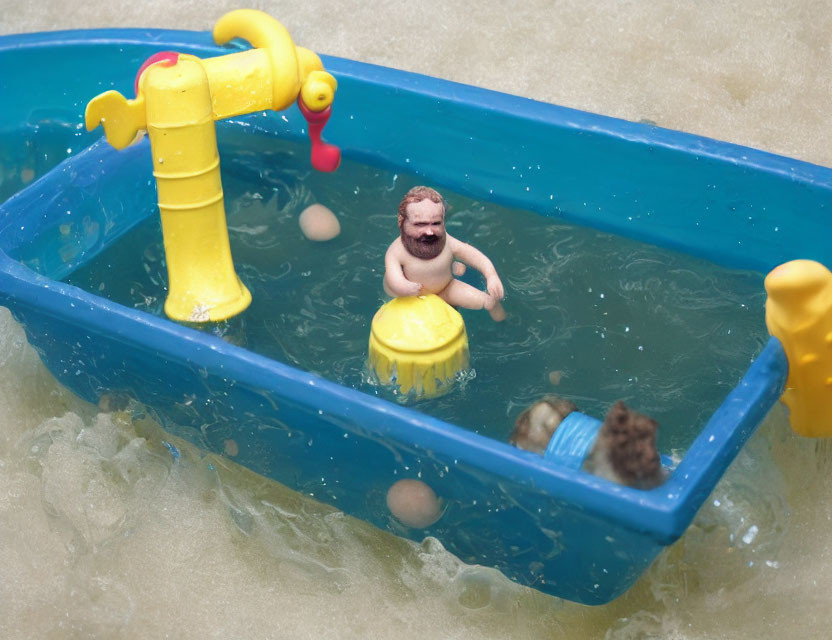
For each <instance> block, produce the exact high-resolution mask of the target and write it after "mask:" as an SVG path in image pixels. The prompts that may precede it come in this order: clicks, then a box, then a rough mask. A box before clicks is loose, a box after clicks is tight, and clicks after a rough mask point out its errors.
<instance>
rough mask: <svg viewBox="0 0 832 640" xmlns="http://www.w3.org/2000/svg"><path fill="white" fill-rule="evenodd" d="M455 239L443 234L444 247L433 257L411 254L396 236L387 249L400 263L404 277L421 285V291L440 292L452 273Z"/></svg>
mask: <svg viewBox="0 0 832 640" xmlns="http://www.w3.org/2000/svg"><path fill="white" fill-rule="evenodd" d="M456 242H457V241H456V240H455V239H454V238H452V237H451V236H450V235H448V234H445V247H444V248H443V249H442V253H440V254H439V255H438V256H436V257H435V258H431V259H430V260H425V259H423V258H417V257H416V256H414V255H412V254H411V253H410V252H409V251H408V250H407V249H405V247H404V245H403V244H402V239H401V238H396V240H395V241H394V242H393V244H392V245H391V246H390V249H389V251H392V252H393V256H394V257H395V258H396V260H397V261H398V262H399V263H400V264H401V266H402V271H403V272H404V276H405V278H407V279H408V280H410V281H411V282H418V283H420V284H421V285H422V293H423V294H427V293H437V294H438V293H440V292H441V291H443V290H444V289H445V287H447V286H448V285H449V284H450V283H451V280H453V274H452V273H451V264H452V263H453V259H454V252H453V246H454V244H455V243H456Z"/></svg>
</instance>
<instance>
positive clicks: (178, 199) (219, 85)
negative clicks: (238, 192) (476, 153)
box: [84, 9, 341, 322]
mask: <svg viewBox="0 0 832 640" xmlns="http://www.w3.org/2000/svg"><path fill="white" fill-rule="evenodd" d="M236 37H242V38H245V39H246V40H248V41H249V42H250V43H251V44H252V45H254V46H255V47H257V48H255V49H252V50H249V51H240V52H237V53H229V54H226V55H222V56H217V57H214V58H207V59H200V58H196V57H194V56H190V55H186V54H181V55H180V54H177V53H175V52H160V53H159V54H156V55H154V56H152V57H151V58H149V59H148V60H147V61H146V62H145V65H143V66H142V68H141V69H140V71H139V74H138V77H137V81H136V97H135V99H127V98H125V97H124V96H122V95H121V94H120V93H118V92H117V91H106V92H104V93H102V94H100V95H98V96H96V97H95V98H93V99H92V100H90V102H89V103H88V104H87V109H86V112H85V115H84V118H85V121H86V126H87V129H88V130H90V131H92V130H93V129H94V128H95V127H97V126H98V125H99V124H101V125H103V127H104V132H105V134H106V136H107V140H108V141H109V142H110V144H112V145H113V146H114V147H115V148H116V149H123V148H124V147H126V146H127V145H129V144H131V143H132V142H133V141H134V140H135V139H136V134H137V133H138V132H139V131H141V130H143V129H147V132H148V134H149V137H150V147H151V153H152V154H153V175H154V176H155V177H156V183H157V186H158V194H159V211H160V213H161V217H162V232H163V235H164V243H165V255H166V257H167V266H168V297H167V301H166V302H165V313H166V314H167V315H168V316H169V317H170V318H173V319H174V320H180V321H185V322H207V321H213V322H215V321H219V320H224V319H226V318H229V317H231V316H233V315H236V314H238V313H240V312H241V311H243V310H245V309H246V308H247V307H248V305H249V304H250V303H251V294H250V293H249V291H248V289H246V287H245V286H244V285H243V283H242V282H240V279H239V278H238V277H237V273H236V272H235V270H234V263H233V262H232V260H231V248H230V246H229V242H228V231H227V227H226V221H225V205H224V202H223V193H222V183H221V182H220V166H219V153H218V152H217V139H216V132H215V128H214V121H215V120H221V119H223V118H229V117H232V116H236V115H241V114H245V113H251V112H253V111H263V110H266V109H273V110H282V109H286V108H288V107H290V106H291V105H292V104H294V102H295V101H296V100H297V101H298V102H299V106H301V107H302V109H301V113H303V115H304V117H305V118H306V119H307V121H308V131H309V137H310V141H311V143H312V148H311V158H310V159H311V162H312V166H314V167H315V168H316V169H318V170H319V171H334V170H335V169H336V168H337V166H338V163H339V162H340V158H341V153H340V151H339V150H338V149H337V147H335V146H333V145H328V144H326V143H324V142H323V141H322V140H321V138H320V136H321V133H320V132H321V129H322V128H323V126H324V123H325V122H326V119H327V118H329V106H330V105H331V103H332V99H333V96H334V95H335V90H336V87H337V83H336V82H335V78H333V77H332V76H331V75H330V74H328V73H327V72H326V71H324V70H323V65H322V64H321V59H320V58H319V57H318V56H317V55H316V54H315V53H313V52H312V51H309V50H308V49H304V48H303V47H296V46H295V44H294V42H292V39H291V37H290V36H289V33H288V31H286V28H285V27H284V26H283V25H282V24H280V23H279V22H278V21H277V20H275V19H274V18H272V17H271V16H269V15H267V14H265V13H263V12H262V11H255V10H252V9H238V10H236V11H232V12H230V13H227V14H226V15H224V16H223V17H222V18H220V20H219V21H218V22H217V24H216V26H215V28H214V39H215V41H216V42H217V43H219V44H223V43H225V42H228V41H229V40H231V39H233V38H236ZM148 65H149V66H148Z"/></svg>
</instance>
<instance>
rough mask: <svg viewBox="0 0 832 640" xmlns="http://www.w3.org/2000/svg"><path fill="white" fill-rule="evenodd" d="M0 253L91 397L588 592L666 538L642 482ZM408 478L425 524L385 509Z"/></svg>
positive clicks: (419, 534) (51, 357)
mask: <svg viewBox="0 0 832 640" xmlns="http://www.w3.org/2000/svg"><path fill="white" fill-rule="evenodd" d="M2 262H3V263H5V264H2V265H0V266H2V267H3V270H2V274H0V291H2V293H0V302H2V303H4V304H8V305H9V306H10V307H11V308H12V309H13V310H14V313H15V316H16V317H17V318H18V319H19V320H20V321H21V323H22V324H23V325H24V327H25V329H26V331H27V335H28V336H29V338H30V340H31V342H32V344H33V345H35V347H36V348H37V349H38V352H39V354H40V356H41V358H42V359H43V361H44V363H45V364H46V366H47V367H48V368H49V369H50V370H51V371H52V372H53V373H54V374H55V375H56V376H57V377H58V378H59V379H60V380H62V381H63V382H64V384H66V386H68V387H69V388H70V389H71V390H72V391H73V392H75V393H77V394H78V395H80V396H82V397H84V398H87V399H88V400H90V401H93V402H95V401H96V400H97V399H98V398H99V397H100V396H101V395H102V394H103V393H111V392H114V391H115V392H124V393H127V394H129V395H130V396H131V397H135V398H138V399H139V400H142V401H146V402H147V403H148V404H149V405H150V406H151V407H152V409H153V411H154V413H155V415H156V417H157V418H159V419H160V420H161V421H162V423H163V424H164V425H165V426H166V427H167V428H169V429H170V430H171V431H172V432H173V433H175V434H176V435H180V436H182V437H185V438H187V439H189V440H191V441H193V442H195V443H197V444H199V445H200V446H202V447H204V448H205V449H207V450H211V451H215V452H222V451H223V450H224V448H225V441H226V440H228V439H233V440H234V441H235V443H236V444H237V446H238V449H239V454H238V455H236V456H235V457H234V460H235V461H236V462H238V463H240V464H242V465H244V466H246V467H249V468H251V469H253V470H254V471H257V472H259V473H261V474H263V475H265V476H267V477H270V478H273V479H276V480H278V481H280V482H283V483H285V484H287V485H288V486H291V487H293V488H295V489H297V490H299V491H302V492H305V493H307V494H309V495H312V496H313V497H315V498H316V499H319V500H322V501H324V502H327V503H329V504H331V505H333V506H335V507H336V508H339V509H342V510H343V511H345V512H346V513H349V514H351V515H354V516H356V517H359V518H362V519H364V520H367V521H369V522H372V523H374V524H376V525H377V526H379V527H381V528H386V529H388V530H391V531H393V532H394V533H397V534H399V535H403V536H406V537H410V538H413V539H415V540H422V539H423V538H424V537H425V536H426V535H432V536H435V537H436V538H438V539H439V540H440V541H441V542H442V543H443V545H445V547H446V548H447V549H449V550H450V551H451V552H453V553H455V554H456V555H457V556H459V557H460V558H462V559H463V560H465V561H467V562H470V563H478V564H483V565H487V566H494V567H496V568H498V569H500V570H501V571H502V572H503V573H505V574H506V575H507V576H508V577H510V578H512V579H514V580H516V581H517V582H519V583H521V584H526V585H530V586H534V587H535V588H537V589H540V590H542V591H545V592H547V593H551V594H553V595H558V596H560V597H565V598H568V599H571V600H576V601H578V602H584V603H587V604H601V603H604V602H607V601H609V600H610V599H612V598H614V597H616V596H618V595H620V594H621V593H623V592H624V591H626V590H627V589H628V588H629V587H630V586H631V584H632V583H633V582H634V581H635V580H636V578H637V577H638V576H639V575H640V574H641V573H642V572H643V571H644V570H645V569H646V568H647V567H648V566H649V564H650V562H652V560H653V558H654V557H655V556H656V554H657V553H658V552H659V551H660V550H661V548H662V546H663V545H664V544H667V542H669V539H667V538H664V539H662V537H661V536H657V535H656V534H655V532H645V531H643V530H641V527H640V526H639V523H640V522H644V521H649V520H651V519H652V518H653V517H655V513H658V511H661V510H664V509H663V508H661V507H660V508H659V509H658V510H657V509H656V507H655V505H653V504H651V502H655V500H653V501H651V500H649V499H647V494H646V493H644V492H639V491H635V490H632V489H627V488H624V487H618V486H614V485H610V484H609V483H606V482H605V481H602V480H599V479H597V478H594V477H593V476H590V475H588V474H585V473H582V472H578V473H576V472H573V471H571V470H568V469H562V468H557V467H553V466H550V465H547V464H545V463H544V462H543V460H542V458H540V457H539V456H536V455H534V454H530V453H527V452H524V451H520V450H517V449H515V448H513V447H511V446H509V445H507V444H504V443H499V442H494V441H492V440H489V439H487V438H483V437H481V436H477V435H476V434H473V433H470V432H467V431H464V430H462V429H460V428H458V427H455V426H453V425H450V424H446V423H443V422H441V421H439V420H435V419H433V418H430V417H428V416H424V415H422V414H418V413H416V412H413V411H409V410H407V409H404V408H402V407H393V406H392V405H390V404H389V403H387V402H385V401H382V400H378V399H376V398H372V397H369V396H365V395H363V394H360V393H358V392H355V391H352V390H350V389H345V388H343V387H340V386H338V385H335V384H333V383H330V382H328V381H326V380H323V379H321V378H318V377H316V376H313V375H311V374H304V373H302V372H297V371H295V370H292V369H290V368H289V367H286V366H284V365H281V364H279V363H276V362H274V361H271V360H268V359H266V358H262V357H260V356H257V355H255V354H252V353H250V352H247V351H245V350H243V349H239V348H237V347H234V346H233V345H229V344H227V343H225V342H223V341H222V340H219V339H216V338H213V337H209V336H205V335H204V334H201V333H198V332H196V331H192V330H189V329H184V328H181V327H178V326H176V325H171V323H168V322H166V321H164V320H160V319H157V318H152V317H150V316H147V315H146V314H143V313H140V312H136V311H134V310H130V309H127V308H123V307H120V306H119V305H113V304H110V303H107V302H106V301H102V300H101V299H99V298H96V297H95V296H91V295H89V294H87V293H85V292H83V291H81V290H79V289H77V288H75V287H71V286H68V285H64V284H61V283H54V282H53V283H52V284H51V285H50V288H49V289H48V290H45V291H44V290H43V289H42V288H41V287H42V284H43V282H44V280H45V279H44V278H42V277H41V276H37V275H34V274H31V272H29V274H30V276H29V277H31V278H32V282H31V285H23V286H21V281H20V280H17V281H16V282H15V283H14V284H10V283H9V282H7V281H6V280H7V278H8V276H7V274H8V273H12V274H15V272H18V271H24V270H25V271H28V270H26V269H25V267H22V266H20V265H18V264H17V263H14V262H11V261H9V260H8V258H4V259H3V261H2ZM9 262H11V264H9ZM10 287H11V288H14V289H15V292H14V293H15V295H14V297H13V298H11V297H8V295H7V294H6V293H5V292H6V291H8V289H9V288H10ZM30 296H32V297H33V298H32V299H31V300H30V301H27V298H29V297H30ZM35 298H36V299H37V300H36V301H35ZM43 309H48V312H44V311H43ZM164 325H170V327H171V328H170V330H168V329H167V327H165V326H164ZM404 477H409V478H417V477H418V478H421V479H422V480H423V481H425V482H427V483H428V484H429V485H430V486H431V487H433V488H434V489H435V490H436V491H437V493H438V495H440V496H441V497H442V499H443V503H444V505H445V507H446V510H445V513H444V515H443V517H442V518H441V519H440V520H439V522H438V523H437V524H436V525H434V526H433V527H430V528H428V529H424V530H422V529H418V530H417V529H408V528H405V527H403V526H402V525H399V524H397V523H396V522H395V521H393V520H392V518H391V517H390V516H389V512H388V511H387V509H386V506H385V495H386V491H387V489H388V488H389V486H390V485H391V484H392V483H393V482H395V481H396V480H398V479H401V478H404ZM610 491H613V492H614V493H616V494H617V504H615V505H610V504H608V495H609V492H610ZM665 511H666V510H665ZM616 512H619V513H616ZM665 516H666V517H667V514H666V513H665ZM656 524H659V525H661V524H662V523H661V522H657V523H656ZM667 524H668V525H669V524H671V523H670V520H669V519H668V522H667ZM673 536H674V534H672V533H671V537H673Z"/></svg>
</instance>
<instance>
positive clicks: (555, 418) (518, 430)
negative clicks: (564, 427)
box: [508, 396, 578, 455]
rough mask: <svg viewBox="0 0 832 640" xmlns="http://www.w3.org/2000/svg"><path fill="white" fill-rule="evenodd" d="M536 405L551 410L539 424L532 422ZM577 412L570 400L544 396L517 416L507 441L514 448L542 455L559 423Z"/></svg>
mask: <svg viewBox="0 0 832 640" xmlns="http://www.w3.org/2000/svg"><path fill="white" fill-rule="evenodd" d="M538 405H548V406H549V407H550V408H551V412H550V413H549V415H548V416H547V418H549V419H548V420H544V421H543V422H541V423H538V422H532V416H533V415H534V412H535V409H536V407H538ZM577 410H578V408H577V407H576V406H575V404H574V403H573V402H572V401H570V400H566V399H564V398H559V397H557V396H546V397H545V398H543V399H542V400H538V401H537V402H535V403H534V404H533V405H531V406H530V407H528V408H526V409H524V410H523V411H522V412H521V413H520V415H519V416H517V420H516V421H515V422H514V429H513V430H512V432H511V434H510V435H509V438H508V441H509V442H510V443H511V444H513V445H514V446H515V447H519V448H520V449H525V450H526V451H533V452H535V453H539V454H541V455H542V454H543V452H544V451H545V450H546V447H547V446H548V444H549V440H550V439H551V438H552V434H554V432H555V430H556V429H557V428H558V426H559V425H560V423H561V421H562V420H563V419H564V418H565V417H566V416H568V415H569V414H570V413H572V412H573V411H577Z"/></svg>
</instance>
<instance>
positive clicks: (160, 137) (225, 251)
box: [143, 56, 251, 322]
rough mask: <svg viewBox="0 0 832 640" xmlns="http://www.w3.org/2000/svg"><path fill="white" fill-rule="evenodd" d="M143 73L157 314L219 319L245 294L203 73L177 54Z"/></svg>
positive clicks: (244, 301) (242, 303) (247, 298)
mask: <svg viewBox="0 0 832 640" xmlns="http://www.w3.org/2000/svg"><path fill="white" fill-rule="evenodd" d="M145 75H146V77H145V78H144V79H143V94H144V96H145V100H146V104H147V132H148V135H149V137H150V147H151V152H152V154H153V175H154V176H155V177H156V184H157V187H158V193H159V211H160V213H161V216H162V233H163V235H164V244H165V254H166V256H167V267H168V287H169V290H168V297H167V300H166V302H165V313H166V314H167V315H168V316H169V317H171V318H175V319H177V320H186V321H191V322H205V321H208V320H211V321H218V320H223V319H225V318H228V317H230V316H233V315H235V314H238V313H240V312H241V311H243V310H244V309H245V308H246V307H248V305H249V304H250V303H251V294H250V293H249V291H248V289H247V288H246V287H245V285H243V283H242V282H240V279H239V278H238V277H237V273H236V272H235V270H234V263H233V261H232V258H231V248H230V245H229V242H228V230H227V226H226V221H225V207H224V202H223V192H222V183H221V181H220V161H219V153H218V152H217V141H216V133H215V128H214V118H213V110H212V104H211V93H210V91H209V86H208V77H207V75H206V73H205V70H204V69H203V67H202V65H201V64H200V63H199V62H198V61H196V60H192V59H188V58H186V57H184V56H183V57H181V58H180V59H179V61H178V62H177V64H175V65H173V66H164V65H154V66H152V67H150V68H149V69H148V70H147V71H146V74H145Z"/></svg>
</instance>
